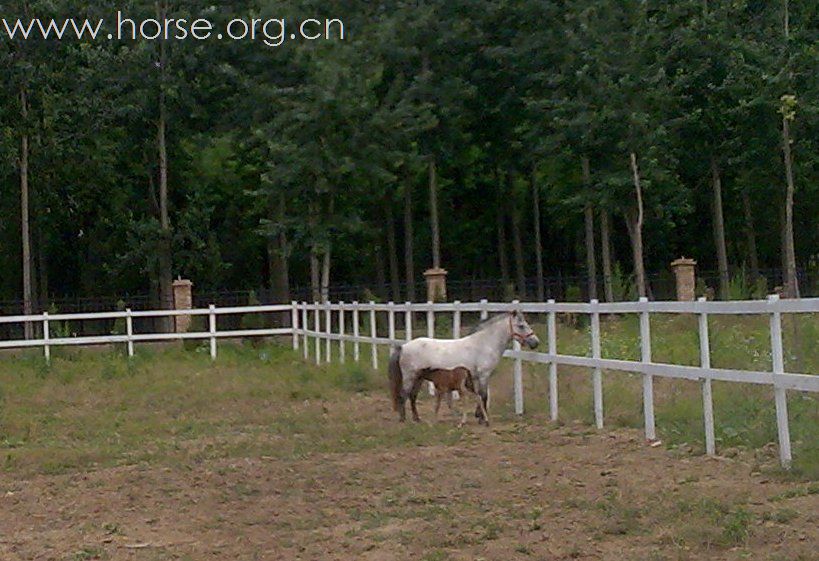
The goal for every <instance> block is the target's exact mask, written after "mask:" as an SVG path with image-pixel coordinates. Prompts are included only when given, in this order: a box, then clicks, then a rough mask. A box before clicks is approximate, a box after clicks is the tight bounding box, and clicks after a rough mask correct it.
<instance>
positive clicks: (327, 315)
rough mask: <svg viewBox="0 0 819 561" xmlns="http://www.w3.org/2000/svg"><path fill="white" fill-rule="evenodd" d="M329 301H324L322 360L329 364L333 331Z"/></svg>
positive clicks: (331, 357)
mask: <svg viewBox="0 0 819 561" xmlns="http://www.w3.org/2000/svg"><path fill="white" fill-rule="evenodd" d="M330 306H332V304H330V301H329V300H328V301H327V302H325V303H324V332H325V333H326V334H327V341H326V342H325V344H324V362H326V363H327V364H330V362H332V359H333V356H332V355H333V341H332V339H330V335H331V334H332V333H333V314H332V311H331V310H330Z"/></svg>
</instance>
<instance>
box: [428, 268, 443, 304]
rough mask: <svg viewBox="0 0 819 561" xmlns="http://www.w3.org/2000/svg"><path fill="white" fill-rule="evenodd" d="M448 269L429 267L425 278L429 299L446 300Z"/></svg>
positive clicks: (433, 300)
mask: <svg viewBox="0 0 819 561" xmlns="http://www.w3.org/2000/svg"><path fill="white" fill-rule="evenodd" d="M446 274H447V272H446V269H427V270H426V271H424V278H426V281H427V301H428V302H446Z"/></svg>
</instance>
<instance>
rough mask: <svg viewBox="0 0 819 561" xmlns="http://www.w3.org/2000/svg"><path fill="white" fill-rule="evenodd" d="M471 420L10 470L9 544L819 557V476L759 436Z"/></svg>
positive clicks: (172, 551) (105, 551)
mask: <svg viewBox="0 0 819 561" xmlns="http://www.w3.org/2000/svg"><path fill="white" fill-rule="evenodd" d="M363 399H364V400H366V401H365V403H363V404H362V405H361V406H360V407H358V409H359V410H360V411H361V415H370V416H372V415H378V416H381V417H383V422H384V423H385V424H389V423H393V424H394V425H395V426H396V427H397V424H396V423H395V420H394V415H393V413H392V411H390V410H389V404H388V403H387V401H386V399H383V398H381V397H378V396H373V397H366V398H363ZM423 407H424V408H425V409H422V414H426V416H427V417H429V409H428V408H429V400H427V401H426V402H425V403H424V404H423ZM447 422H449V421H447ZM396 430H398V429H397V428H396ZM453 430H458V429H456V428H455V427H454V425H453ZM462 430H464V431H466V432H467V437H466V438H464V439H461V442H460V444H458V445H456V446H446V445H443V444H433V445H429V446H408V445H397V446H395V447H387V448H376V449H374V450H367V451H357V452H349V453H334V454H312V455H311V454H308V455H306V456H305V457H302V458H299V459H289V460H280V459H273V458H271V457H250V458H244V459H230V460H213V461H203V462H192V463H182V464H180V465H165V466H151V465H133V466H127V467H118V468H111V469H101V470H98V471H92V472H88V473H81V474H68V475H56V476H44V475H38V476H34V477H32V478H29V479H24V480H21V479H9V478H8V477H7V476H5V475H0V559H2V560H3V561H12V560H22V559H36V560H41V559H43V560H46V559H55V560H83V559H114V560H118V559H123V560H139V561H142V560H145V561H147V560H165V559H182V560H199V559H225V560H227V559H230V560H257V559H265V560H266V559H271V560H273V559H276V560H278V559H311V560H312V559H316V560H319V559H321V560H323V559H328V560H348V559H349V560H353V559H355V560H359V559H361V560H379V561H381V560H383V561H390V560H403V559H408V560H409V559H413V560H426V561H443V560H467V559H468V560H480V559H484V560H516V559H538V560H562V559H579V560H592V559H594V560H598V559H604V560H608V559H625V560H632V559H633V560H662V559H668V560H678V559H680V560H682V559H725V560H729V559H730V560H733V559H760V560H762V559H771V560H780V559H781V560H783V561H784V560H786V559H788V560H794V559H803V560H807V559H819V553H817V552H818V551H819V547H817V546H819V524H817V522H819V488H817V486H816V484H808V483H798V482H783V481H781V480H780V479H779V478H778V477H777V476H775V475H772V474H770V473H767V472H765V471H764V470H762V472H757V471H754V470H756V469H758V465H759V461H758V460H759V458H758V457H751V455H750V453H746V454H744V455H743V454H739V455H737V456H735V457H733V458H718V459H709V458H705V457H700V456H689V455H686V454H684V453H681V452H679V451H669V450H666V449H665V448H664V447H662V446H658V447H650V446H647V445H646V443H645V442H644V441H643V440H642V438H641V435H640V434H639V433H638V432H637V431H623V430H606V431H603V432H600V433H598V432H596V431H593V430H591V429H589V428H588V427H586V426H582V425H575V424H572V425H567V426H559V427H555V426H551V425H548V424H547V423H545V422H543V419H538V418H534V419H528V420H527V421H525V422H521V423H513V422H500V423H497V424H495V425H494V426H493V427H491V428H490V429H489V430H487V429H484V428H482V427H478V426H477V425H475V423H474V422H473V423H471V424H470V425H468V426H467V427H464V428H463V429H462ZM270 437H271V438H275V435H270ZM201 444H202V445H208V443H201ZM769 453H770V454H771V455H772V454H773V452H772V451H769Z"/></svg>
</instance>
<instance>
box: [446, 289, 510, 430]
mask: <svg viewBox="0 0 819 561" xmlns="http://www.w3.org/2000/svg"><path fill="white" fill-rule="evenodd" d="M519 304H520V300H512V307H513V309H514V308H516V307H517V306H518V305H519ZM458 327H460V325H459V326H458ZM512 350H513V351H515V352H520V350H521V347H520V341H518V339H517V338H516V337H513V338H512ZM512 379H513V382H514V388H515V414H516V415H523V361H522V360H521V359H520V357H515V363H514V367H513V369H512Z"/></svg>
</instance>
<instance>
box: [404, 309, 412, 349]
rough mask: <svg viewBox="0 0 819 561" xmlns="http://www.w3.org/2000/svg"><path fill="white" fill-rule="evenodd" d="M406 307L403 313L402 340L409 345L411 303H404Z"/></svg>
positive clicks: (410, 339) (410, 338)
mask: <svg viewBox="0 0 819 561" xmlns="http://www.w3.org/2000/svg"><path fill="white" fill-rule="evenodd" d="M405 306H406V307H407V309H406V311H405V312H404V340H405V341H406V342H407V343H409V342H410V341H412V302H406V303H405Z"/></svg>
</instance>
